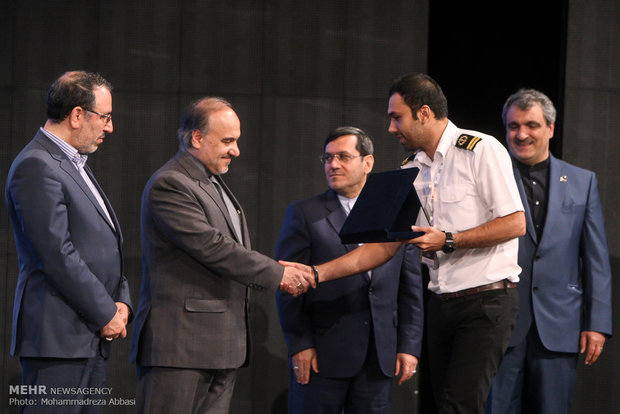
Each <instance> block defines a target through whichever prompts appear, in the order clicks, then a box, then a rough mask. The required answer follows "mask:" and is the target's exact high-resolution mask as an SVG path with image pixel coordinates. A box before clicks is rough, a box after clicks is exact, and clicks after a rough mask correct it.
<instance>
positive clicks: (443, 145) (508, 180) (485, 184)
mask: <svg viewBox="0 0 620 414" xmlns="http://www.w3.org/2000/svg"><path fill="white" fill-rule="evenodd" d="M462 134H468V135H473V136H476V137H480V138H481V140H480V141H479V142H478V143H477V145H476V146H475V147H474V149H473V150H467V149H461V148H457V147H456V146H455V145H456V142H457V139H458V138H459V137H460V136H461V135H462ZM411 167H418V168H419V169H420V173H419V174H418V176H417V177H416V180H415V182H414V186H415V188H416V192H417V193H418V196H419V198H420V201H421V202H422V204H426V205H428V206H429V207H430V208H431V212H429V214H430V215H431V222H432V225H433V227H435V228H437V229H440V230H444V231H450V232H455V233H457V232H460V231H465V230H468V229H471V228H474V227H477V226H479V225H481V224H484V223H487V222H489V221H491V220H493V219H495V218H497V217H504V216H507V215H509V214H512V213H515V212H517V211H523V204H522V203H521V198H520V197H519V191H518V189H517V185H516V182H515V179H514V175H513V172H512V162H511V160H510V156H509V155H508V151H506V149H505V148H504V146H503V145H502V144H501V143H500V142H499V141H497V140H496V139H495V138H493V137H492V136H490V135H486V134H482V133H480V132H477V131H470V130H463V129H459V128H457V127H456V125H454V124H453V123H452V122H448V125H447V126H446V129H445V130H444V132H443V134H442V136H441V139H440V141H439V145H438V146H437V150H436V151H435V154H434V157H433V159H432V160H431V158H430V157H429V156H428V155H427V154H426V153H424V152H423V151H418V153H417V154H416V156H415V158H414V159H413V160H412V161H409V162H407V163H406V164H405V165H404V166H403V168H411ZM433 195H434V196H433ZM429 197H430V199H429ZM416 224H417V225H420V226H427V225H428V223H427V221H426V218H424V215H423V214H422V213H420V214H419V215H418V219H417V221H416ZM518 249H519V241H518V239H517V238H515V239H512V240H509V241H507V242H504V243H499V244H497V245H495V246H492V247H480V248H458V247H457V249H456V251H454V252H452V253H443V252H442V251H438V252H436V254H437V259H436V260H438V261H439V266H438V268H437V269H429V275H430V283H429V285H428V288H429V290H431V291H433V292H435V293H437V294H442V293H449V292H456V291H459V290H463V289H468V288H472V287H476V286H481V285H485V284H488V283H493V282H497V281H500V280H502V279H506V278H508V279H509V280H511V281H513V282H518V281H519V273H520V272H521V268H520V267H519V265H518V264H517V255H518Z"/></svg>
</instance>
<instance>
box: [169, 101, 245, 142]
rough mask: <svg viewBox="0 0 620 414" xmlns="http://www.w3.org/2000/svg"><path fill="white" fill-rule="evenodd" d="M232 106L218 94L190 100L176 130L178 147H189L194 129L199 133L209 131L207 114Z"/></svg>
mask: <svg viewBox="0 0 620 414" xmlns="http://www.w3.org/2000/svg"><path fill="white" fill-rule="evenodd" d="M224 107H228V108H230V109H233V110H234V108H233V106H232V104H231V103H230V102H228V101H227V100H226V99H224V98H220V97H219V96H205V97H204V98H200V99H197V100H195V101H194V102H192V103H191V104H190V105H189V106H188V108H187V110H186V111H185V114H184V115H183V120H182V121H181V127H180V128H179V129H178V131H177V137H178V138H179V147H180V148H189V147H191V146H192V133H193V132H194V131H196V130H198V131H200V133H201V134H203V135H206V134H208V133H209V116H210V115H211V114H212V113H213V112H215V111H219V110H220V109H222V108H224Z"/></svg>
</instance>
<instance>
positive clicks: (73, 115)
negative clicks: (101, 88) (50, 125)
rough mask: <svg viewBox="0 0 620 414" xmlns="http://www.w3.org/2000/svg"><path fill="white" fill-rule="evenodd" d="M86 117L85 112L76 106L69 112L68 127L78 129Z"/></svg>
mask: <svg viewBox="0 0 620 414" xmlns="http://www.w3.org/2000/svg"><path fill="white" fill-rule="evenodd" d="M85 117H86V111H85V110H84V108H82V107H81V106H76V107H75V108H73V109H72V110H71V112H69V115H68V116H67V119H68V120H69V125H70V126H71V128H73V129H78V128H80V127H81V126H82V122H84V118H85Z"/></svg>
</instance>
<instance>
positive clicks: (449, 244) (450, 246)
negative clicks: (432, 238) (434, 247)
mask: <svg viewBox="0 0 620 414" xmlns="http://www.w3.org/2000/svg"><path fill="white" fill-rule="evenodd" d="M444 233H445V235H446V242H445V243H444V245H443V247H442V248H441V250H442V251H443V252H444V253H452V252H453V251H455V250H456V245H455V244H454V238H453V237H452V233H450V232H449V231H444Z"/></svg>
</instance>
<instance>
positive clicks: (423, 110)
mask: <svg viewBox="0 0 620 414" xmlns="http://www.w3.org/2000/svg"><path fill="white" fill-rule="evenodd" d="M417 115H418V119H419V120H420V122H422V123H425V122H427V121H428V120H430V119H431V118H432V117H433V110H432V109H431V107H430V106H428V105H422V106H421V107H420V109H418V113H417Z"/></svg>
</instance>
